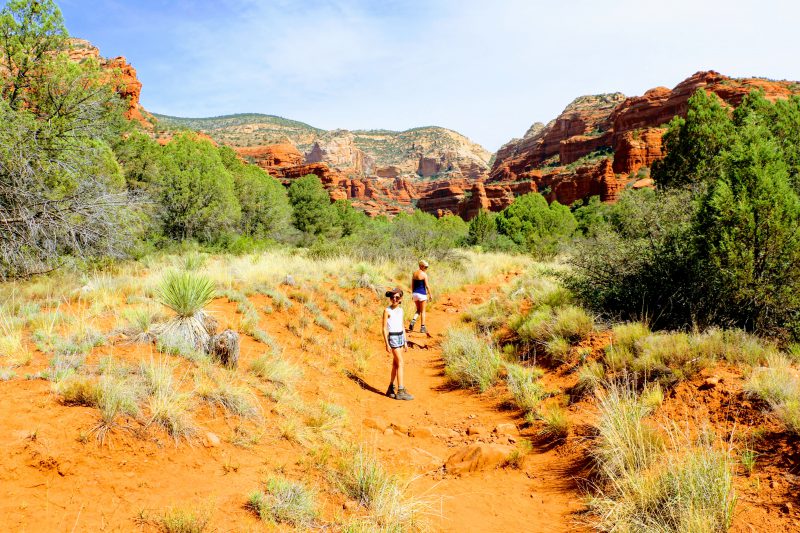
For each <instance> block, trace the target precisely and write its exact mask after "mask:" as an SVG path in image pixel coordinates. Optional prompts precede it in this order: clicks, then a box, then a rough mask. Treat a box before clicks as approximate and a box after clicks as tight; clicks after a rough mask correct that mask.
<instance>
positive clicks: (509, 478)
mask: <svg viewBox="0 0 800 533" xmlns="http://www.w3.org/2000/svg"><path fill="white" fill-rule="evenodd" d="M491 290H492V288H490V287H480V286H479V287H466V288H465V289H464V290H463V291H461V292H459V293H458V294H457V295H448V296H445V297H444V298H443V299H442V300H441V301H439V302H435V303H434V305H433V309H432V310H430V311H429V313H428V330H429V331H430V332H431V334H432V337H431V338H427V337H426V336H424V335H422V334H421V333H418V332H414V333H411V334H410V335H409V340H410V341H411V342H412V343H414V344H413V345H412V347H411V348H410V349H409V350H407V352H406V354H407V355H406V386H407V388H408V390H409V391H410V392H411V393H412V394H414V396H415V399H414V401H411V402H402V401H395V400H391V399H388V398H386V397H385V396H383V395H382V393H383V392H384V391H385V390H386V387H387V385H388V381H389V373H390V370H391V366H390V363H389V357H390V356H389V355H388V354H386V352H385V350H384V349H382V346H381V344H380V338H377V339H375V340H374V344H371V347H372V349H374V350H380V352H382V355H381V359H380V360H379V361H374V363H373V364H372V365H371V368H370V372H368V374H367V376H365V379H364V381H365V382H366V383H365V384H362V386H368V387H370V388H372V389H374V390H372V391H371V390H369V389H364V388H361V387H359V386H358V385H357V384H356V383H353V384H352V387H351V390H350V391H349V392H348V395H352V396H351V399H352V400H354V401H352V403H351V402H348V403H349V404H350V405H348V408H349V409H350V411H351V416H352V420H353V422H354V425H355V424H356V423H357V422H358V421H359V418H360V419H361V420H362V421H363V420H365V419H367V424H369V425H372V421H373V420H375V421H378V422H379V425H380V426H383V425H386V424H395V425H397V426H399V427H401V429H405V428H406V427H408V428H412V433H413V428H428V429H430V430H432V431H431V432H432V433H433V435H434V437H429V436H425V437H420V438H417V437H409V436H406V435H400V434H398V432H396V431H394V432H392V434H390V435H386V434H384V433H383V432H382V431H380V430H379V429H374V428H369V427H366V426H364V427H362V430H361V431H362V439H363V440H365V441H366V442H371V443H374V445H375V447H376V448H377V449H378V450H379V451H380V452H381V455H382V458H383V459H384V461H385V462H386V463H387V464H389V465H391V468H394V469H397V470H399V471H405V472H407V473H409V474H411V475H412V476H416V477H415V479H414V481H413V482H412V483H411V490H412V492H414V493H415V494H418V495H420V496H422V497H424V498H425V499H427V500H429V501H430V502H431V504H432V508H433V509H434V513H432V515H431V519H432V522H433V523H434V528H435V529H436V530H437V531H454V532H455V531H522V530H525V531H532V532H557V531H576V530H581V529H582V528H581V527H579V526H578V525H577V515H576V514H575V513H576V512H577V511H580V510H581V509H582V508H583V505H582V503H581V493H580V492H579V490H578V488H577V486H576V484H575V483H574V480H573V476H572V473H571V470H570V469H571V467H572V465H573V464H574V462H575V457H572V456H565V455H562V453H561V451H560V450H558V449H557V448H555V449H550V450H534V452H533V453H531V454H529V455H528V456H527V457H526V459H525V460H524V463H523V465H522V468H520V469H513V468H500V469H492V470H486V471H482V472H475V473H468V474H465V475H463V476H454V475H450V474H447V473H445V472H443V471H442V469H441V465H442V464H443V461H445V460H446V459H447V458H448V457H449V456H450V455H452V454H453V453H454V452H455V450H457V449H459V448H460V447H463V446H467V445H469V444H472V443H474V442H487V443H488V442H492V441H497V440H500V439H497V438H495V437H493V436H492V435H491V432H492V430H493V429H494V428H495V427H496V426H497V425H498V424H508V423H511V424H515V425H519V424H520V422H521V420H520V418H519V416H518V415H519V413H518V412H517V411H514V410H508V409H503V400H504V398H503V397H502V395H501V393H500V392H499V391H489V392H487V393H485V394H484V395H479V394H476V393H474V392H471V391H465V390H458V389H453V388H452V387H451V386H449V384H448V382H447V379H446V377H445V376H444V369H443V368H444V367H443V362H442V358H441V349H440V342H441V340H442V338H443V336H444V335H443V333H444V332H445V331H446V330H447V328H449V327H451V326H454V325H457V324H458V323H459V322H460V314H461V311H462V310H464V309H466V308H467V307H468V306H469V305H471V304H472V305H474V303H476V302H479V301H483V300H484V299H485V298H486V297H487V296H488V295H489V293H490V292H491ZM476 426H477V427H480V428H483V429H484V430H485V432H483V434H482V435H476V436H468V435H466V434H465V433H466V432H465V430H466V429H467V428H469V427H476ZM525 436H526V435H525V434H524V432H523V435H521V436H520V435H515V437H516V438H518V439H519V438H522V437H525Z"/></svg>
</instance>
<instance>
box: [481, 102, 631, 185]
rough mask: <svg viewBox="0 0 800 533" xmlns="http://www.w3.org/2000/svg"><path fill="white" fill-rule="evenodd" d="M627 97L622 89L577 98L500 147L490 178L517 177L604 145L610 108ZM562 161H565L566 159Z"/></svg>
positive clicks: (569, 159) (496, 179)
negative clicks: (547, 118) (545, 120)
mask: <svg viewBox="0 0 800 533" xmlns="http://www.w3.org/2000/svg"><path fill="white" fill-rule="evenodd" d="M624 99H625V95H623V94H622V93H612V94H601V95H595V96H582V97H580V98H576V99H575V100H574V101H573V102H572V103H570V104H569V105H568V106H567V107H566V109H564V111H563V112H562V113H561V114H560V115H559V116H558V118H556V119H555V120H553V121H551V122H550V123H549V124H547V125H546V126H543V125H541V123H536V124H534V125H533V126H531V128H530V129H529V130H528V132H527V133H526V134H525V137H523V138H522V139H514V140H511V141H509V142H508V143H506V144H505V145H504V146H503V147H502V148H500V150H498V152H497V156H496V157H495V162H494V165H493V166H492V169H491V171H490V173H489V175H490V180H492V181H505V180H514V179H515V177H516V176H517V175H520V174H522V173H524V172H525V171H528V170H531V169H534V168H538V167H540V166H542V164H543V163H544V162H545V161H547V160H549V159H551V158H554V157H558V158H561V157H565V159H566V160H568V162H570V163H571V162H573V161H577V160H578V159H580V158H581V157H583V156H584V155H586V154H589V153H591V152H593V151H594V150H596V149H598V148H600V147H602V146H603V143H604V142H607V140H608V133H607V132H609V131H610V129H611V121H610V115H611V112H612V111H613V110H614V108H615V107H616V106H617V105H618V104H620V103H622V101H623V100H624ZM576 137H577V138H576ZM567 141H569V143H567ZM565 143H567V145H566V146H564V147H563V148H562V145H564V144H565ZM561 162H562V163H564V164H566V162H565V161H564V160H561Z"/></svg>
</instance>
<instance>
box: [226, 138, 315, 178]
mask: <svg viewBox="0 0 800 533" xmlns="http://www.w3.org/2000/svg"><path fill="white" fill-rule="evenodd" d="M234 150H236V153H238V154H239V155H240V156H241V157H242V158H243V159H245V160H246V161H250V162H252V163H255V164H256V165H258V166H260V167H261V168H263V169H264V170H266V171H267V172H269V171H270V170H272V169H280V168H285V167H294V166H298V165H302V164H303V163H304V158H303V154H301V153H300V151H299V150H298V149H297V148H295V147H294V145H293V144H288V143H284V144H271V145H268V146H248V147H236V148H234Z"/></svg>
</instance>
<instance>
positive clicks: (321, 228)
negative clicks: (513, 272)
mask: <svg viewBox="0 0 800 533" xmlns="http://www.w3.org/2000/svg"><path fill="white" fill-rule="evenodd" d="M289 203H290V204H291V205H292V209H293V211H292V223H293V224H294V227H296V228H297V229H298V230H300V231H302V232H303V233H305V234H307V235H311V236H333V235H335V234H336V233H337V230H338V227H337V226H336V218H337V217H336V211H335V210H334V208H333V206H332V205H331V198H330V195H329V194H328V191H326V190H325V187H323V185H322V182H321V181H320V179H319V178H318V177H317V176H315V175H314V174H308V175H306V176H303V177H302V178H298V179H296V180H294V182H292V184H291V185H290V186H289Z"/></svg>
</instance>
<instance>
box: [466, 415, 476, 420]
mask: <svg viewBox="0 0 800 533" xmlns="http://www.w3.org/2000/svg"><path fill="white" fill-rule="evenodd" d="M467 418H469V419H470V420H471V419H473V418H478V415H469V416H467Z"/></svg>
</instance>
